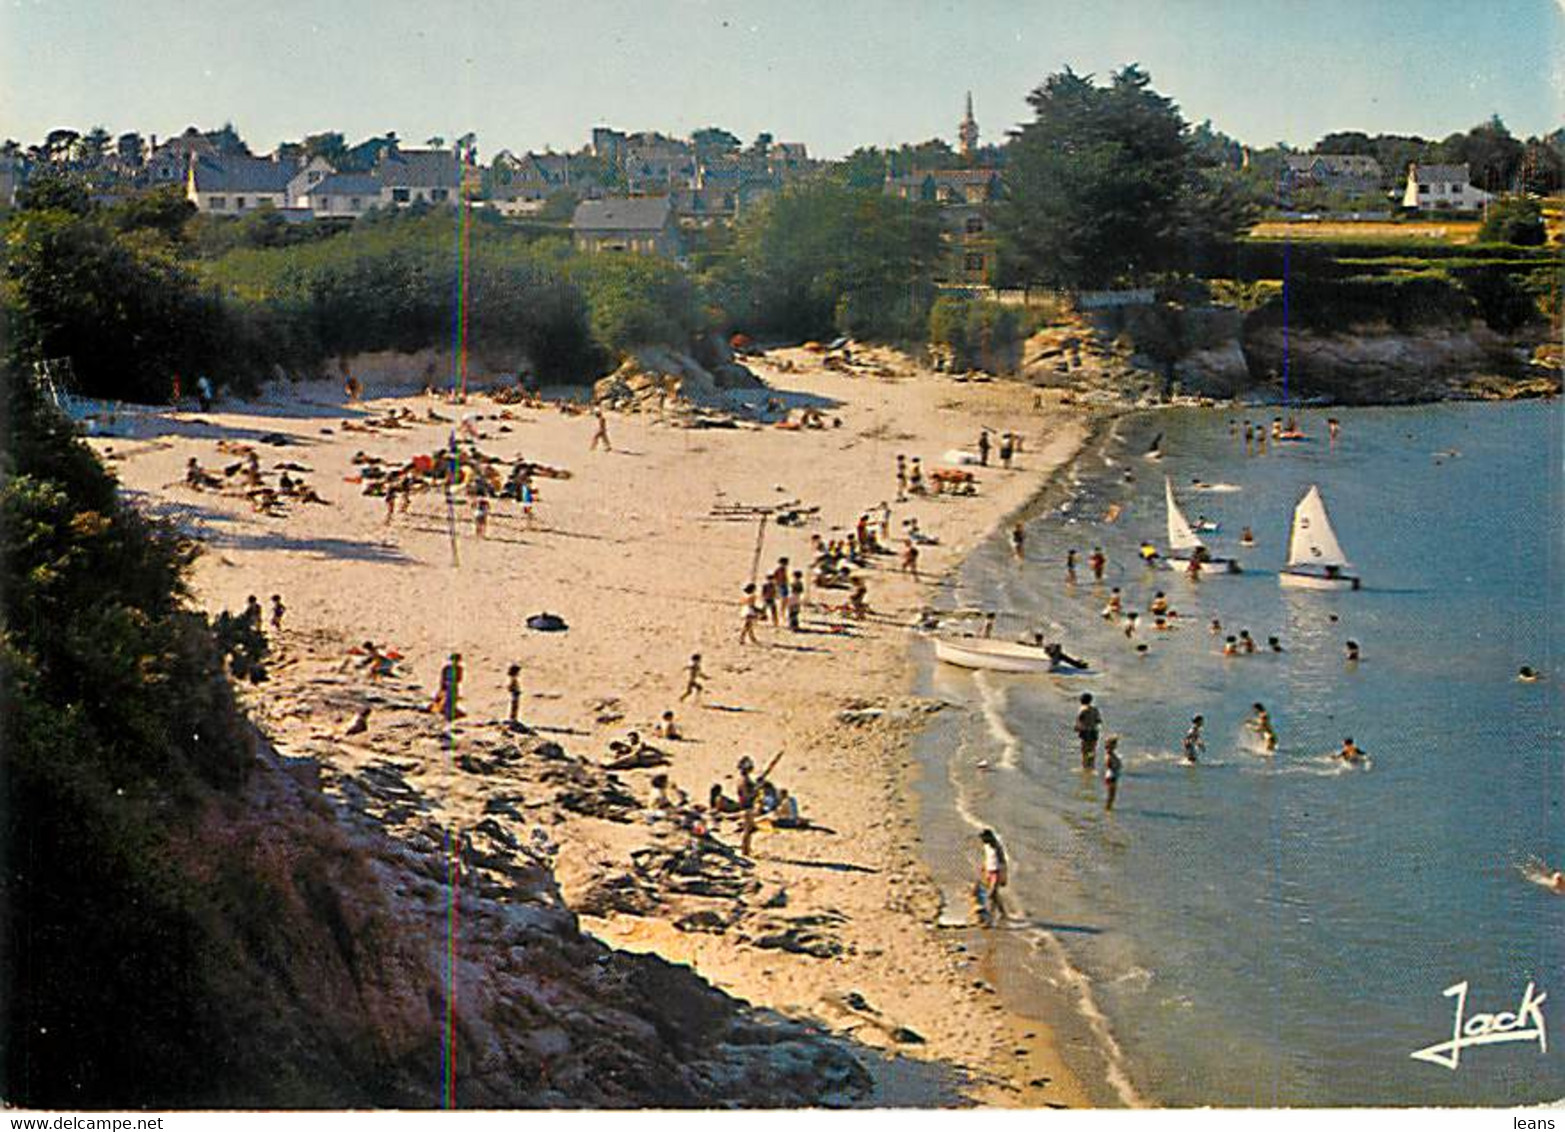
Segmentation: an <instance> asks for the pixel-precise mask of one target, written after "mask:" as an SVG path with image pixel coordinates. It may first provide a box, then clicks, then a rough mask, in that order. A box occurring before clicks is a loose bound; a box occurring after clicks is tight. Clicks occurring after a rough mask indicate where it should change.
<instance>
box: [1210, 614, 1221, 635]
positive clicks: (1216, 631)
mask: <svg viewBox="0 0 1565 1132" xmlns="http://www.w3.org/2000/svg"><path fill="white" fill-rule="evenodd" d="M1222 635H1223V623H1222V622H1221V621H1219V620H1218V619H1217V618H1216V617H1214V618H1212V636H1214V637H1220V636H1222Z"/></svg>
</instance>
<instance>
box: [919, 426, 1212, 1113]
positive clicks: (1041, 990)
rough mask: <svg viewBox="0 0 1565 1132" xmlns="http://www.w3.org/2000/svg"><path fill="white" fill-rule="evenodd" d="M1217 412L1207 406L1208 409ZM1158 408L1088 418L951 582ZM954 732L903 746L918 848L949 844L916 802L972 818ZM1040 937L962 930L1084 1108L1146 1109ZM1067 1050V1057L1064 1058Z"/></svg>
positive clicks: (948, 835)
mask: <svg viewBox="0 0 1565 1132" xmlns="http://www.w3.org/2000/svg"><path fill="white" fill-rule="evenodd" d="M1224 407H1225V406H1223V405H1215V406H1212V408H1213V409H1222V408H1224ZM1158 408H1160V407H1158V406H1152V407H1145V406H1129V405H1127V406H1121V407H1116V408H1101V409H1098V410H1096V411H1094V412H1093V413H1092V414H1091V417H1090V419H1089V420H1088V421H1087V422H1086V431H1085V432H1084V434H1083V435H1082V437H1081V439H1080V442H1079V443H1078V444H1077V446H1076V448H1075V450H1074V451H1073V452H1072V453H1071V455H1070V457H1069V458H1068V459H1067V460H1064V461H1063V462H1061V463H1060V464H1058V465H1057V466H1056V467H1055V468H1054V469H1053V470H1052V471H1051V472H1050V473H1049V474H1048V475H1047V476H1046V477H1045V479H1044V481H1043V482H1042V483H1041V484H1039V486H1038V488H1037V490H1036V491H1035V492H1034V494H1033V495H1032V497H1031V498H1029V499H1028V500H1027V501H1026V502H1025V503H1024V504H1023V505H1022V506H1020V507H1019V508H1017V509H1016V510H1015V511H1014V512H1012V513H1011V514H1010V515H1007V516H1005V517H1004V518H1003V519H1001V520H1000V521H999V522H997V523H996V524H995V527H994V529H993V530H991V531H990V532H989V534H988V535H987V536H986V537H985V539H983V540H980V542H979V543H978V544H977V545H975V546H974V547H972V548H971V550H970V552H969V553H968V554H967V555H964V556H963V558H962V560H961V561H960V562H959V563H957V564H956V565H954V566H953V567H952V568H951V571H950V575H951V577H953V578H955V577H957V576H958V575H960V574H961V573H962V571H963V570H965V569H966V567H967V565H968V562H969V559H970V558H971V556H972V554H973V553H976V552H978V551H979V550H980V549H981V548H982V547H983V544H984V543H986V542H988V541H990V540H992V539H994V538H995V537H996V536H997V535H998V534H999V532H1000V531H1001V529H1002V528H1003V527H1004V526H1005V525H1006V524H1007V523H1010V522H1017V521H1023V522H1024V521H1027V520H1028V519H1031V518H1033V517H1036V516H1038V515H1040V514H1042V513H1043V512H1045V511H1047V510H1048V509H1049V508H1050V507H1051V506H1052V505H1053V504H1054V503H1056V502H1058V499H1059V496H1060V494H1061V493H1062V492H1064V491H1066V490H1068V488H1067V484H1066V480H1067V478H1068V477H1070V476H1071V475H1072V474H1073V473H1074V472H1075V471H1076V470H1077V466H1078V465H1079V463H1080V461H1081V460H1082V459H1083V458H1084V457H1086V456H1088V455H1089V454H1091V453H1094V452H1099V451H1101V450H1102V449H1103V447H1104V445H1105V444H1106V443H1107V442H1108V441H1109V439H1110V438H1111V436H1112V434H1113V433H1114V432H1115V431H1116V430H1117V429H1118V428H1119V427H1120V426H1121V425H1122V424H1123V423H1124V422H1125V421H1126V419H1127V418H1132V417H1134V416H1136V415H1137V414H1140V413H1144V412H1145V413H1150V412H1155V411H1157V410H1158ZM908 662H909V671H910V681H911V683H910V686H911V687H912V688H913V689H914V690H915V691H916V692H918V693H919V694H924V695H934V694H935V692H934V691H933V685H934V684H935V682H936V679H937V676H938V673H939V672H940V662H939V661H938V660H936V659H935V658H934V657H933V655H932V654H931V653H930V652H929V650H928V649H927V648H920V647H919V646H918V644H917V643H916V642H915V643H914V644H913V645H912V646H911V647H910V648H909V652H908ZM957 726H958V725H957V724H955V723H952V722H950V721H946V720H943V719H942V720H937V721H935V722H934V723H932V724H931V725H930V727H928V728H926V729H925V730H924V731H923V732H921V733H919V734H917V735H914V736H913V737H912V739H911V745H912V749H913V754H914V758H915V762H916V764H917V765H916V769H915V771H914V772H913V774H912V775H911V776H910V778H911V782H910V785H915V786H916V787H917V791H916V792H917V794H918V795H919V796H918V797H917V798H916V799H915V801H914V806H915V819H916V820H917V821H918V823H919V826H920V831H921V834H922V836H923V839H924V841H925V842H926V843H927V842H930V841H932V840H936V839H940V838H941V837H942V836H943V837H944V838H945V839H946V841H947V842H949V841H950V840H951V839H952V837H953V831H952V830H951V829H949V828H946V829H941V828H940V826H941V823H940V822H939V821H938V819H937V817H936V814H935V813H933V812H931V811H930V810H929V809H928V807H927V799H926V798H925V797H924V796H923V795H926V794H930V793H937V794H939V795H941V796H942V805H943V808H945V809H946V810H947V811H948V812H949V815H953V819H952V820H950V821H948V823H947V824H948V825H961V826H963V827H971V826H972V825H973V821H974V819H973V818H972V816H971V815H968V814H966V813H964V812H962V811H963V807H962V806H960V805H959V804H958V800H957V798H956V797H955V795H954V794H953V793H952V790H953V784H951V783H950V782H948V781H945V779H944V775H943V774H942V773H941V771H942V770H943V764H942V763H941V761H940V757H941V756H940V755H939V754H938V752H937V749H936V747H935V743H936V741H937V735H936V732H937V731H938V729H940V728H941V727H945V728H946V729H947V730H955V729H956V727H957ZM948 847H949V846H948ZM925 865H926V867H927V868H928V869H929V872H930V875H931V877H932V879H933V881H934V883H935V884H936V885H937V886H938V887H940V888H941V889H942V890H943V895H942V900H944V892H960V891H961V890H962V889H963V888H965V886H966V884H967V882H968V880H969V878H968V877H967V876H966V875H964V874H960V873H957V872H956V871H955V870H950V869H947V870H942V869H941V868H940V867H939V864H938V862H937V861H935V860H933V859H931V857H930V855H929V854H927V853H926V855H925ZM1041 934H1042V942H1043V943H1044V944H1045V945H1046V946H1040V945H1039V942H1038V941H1035V940H1026V939H1018V938H1013V937H1012V936H1011V935H1010V934H1009V933H1005V932H999V933H989V932H985V931H984V929H980V928H969V929H967V930H966V931H965V932H964V935H971V936H975V937H976V938H979V939H984V940H986V941H990V942H992V944H993V948H994V952H995V955H994V957H993V959H992V961H991V963H990V966H991V967H992V968H993V970H994V972H995V975H996V977H995V979H994V983H995V986H996V988H997V989H998V991H999V995H1000V999H1001V1001H1002V1002H1003V1004H1004V1005H1005V1009H1006V1011H1007V1013H1008V1015H1009V1016H1010V1017H1011V1018H1013V1019H1021V1020H1026V1021H1033V1020H1041V1019H1043V1018H1048V1019H1049V1023H1048V1025H1049V1026H1050V1028H1051V1035H1050V1044H1051V1047H1052V1048H1053V1049H1054V1051H1055V1053H1056V1056H1058V1057H1059V1058H1060V1059H1061V1061H1062V1062H1063V1064H1064V1065H1065V1067H1066V1069H1067V1070H1068V1071H1069V1072H1071V1074H1072V1075H1073V1077H1074V1078H1075V1080H1076V1082H1077V1084H1078V1087H1081V1088H1083V1089H1084V1091H1085V1094H1086V1096H1087V1097H1089V1098H1090V1102H1091V1104H1092V1107H1096V1108H1112V1107H1129V1108H1145V1107H1152V1106H1153V1103H1152V1102H1151V1101H1150V1100H1149V1098H1147V1097H1145V1096H1144V1095H1142V1094H1141V1093H1139V1092H1138V1090H1137V1089H1136V1087H1135V1085H1134V1084H1133V1083H1132V1082H1131V1080H1130V1078H1129V1072H1128V1068H1127V1067H1126V1066H1125V1065H1124V1063H1123V1051H1122V1049H1121V1048H1120V1046H1119V1045H1118V1042H1117V1041H1116V1039H1115V1038H1114V1036H1113V1033H1112V1031H1111V1030H1110V1029H1109V1023H1108V1020H1107V1018H1106V1017H1105V1016H1104V1015H1103V1013H1102V1011H1101V1009H1100V1008H1099V1007H1098V1005H1097V1004H1096V1002H1094V1001H1093V999H1092V997H1091V984H1090V982H1089V981H1088V980H1087V978H1086V976H1085V975H1084V974H1083V973H1082V972H1081V971H1079V970H1077V969H1076V968H1075V967H1074V966H1073V965H1072V964H1071V962H1070V959H1069V957H1068V955H1067V953H1066V950H1065V947H1064V944H1063V942H1062V941H1061V940H1060V939H1059V938H1058V937H1057V936H1056V935H1055V934H1054V933H1052V932H1050V931H1048V930H1046V929H1044V930H1043V931H1042V933H1041ZM1030 953H1031V954H1030ZM1035 955H1036V956H1040V957H1041V961H1042V963H1043V964H1044V965H1045V967H1046V970H1045V971H1043V972H1042V973H1041V975H1040V973H1038V972H1029V971H1027V970H1026V969H1025V968H1027V967H1028V966H1029V960H1030V959H1031V958H1033V956H1035ZM1067 1050H1069V1051H1070V1052H1068V1053H1067V1052H1066V1051H1067Z"/></svg>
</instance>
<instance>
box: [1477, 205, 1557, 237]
mask: <svg viewBox="0 0 1565 1132" xmlns="http://www.w3.org/2000/svg"><path fill="white" fill-rule="evenodd" d="M1478 239H1479V240H1481V241H1483V242H1484V243H1496V244H1520V245H1522V246H1523V247H1542V246H1543V243H1544V241H1545V240H1547V239H1548V231H1547V229H1546V228H1545V227H1544V224H1543V208H1542V207H1541V206H1540V205H1539V204H1538V202H1537V201H1535V200H1528V199H1527V198H1526V197H1506V198H1505V199H1503V200H1499V201H1496V202H1495V203H1494V204H1492V205H1490V206H1489V214H1488V215H1487V216H1486V217H1484V222H1483V227H1482V228H1480V229H1479V230H1478Z"/></svg>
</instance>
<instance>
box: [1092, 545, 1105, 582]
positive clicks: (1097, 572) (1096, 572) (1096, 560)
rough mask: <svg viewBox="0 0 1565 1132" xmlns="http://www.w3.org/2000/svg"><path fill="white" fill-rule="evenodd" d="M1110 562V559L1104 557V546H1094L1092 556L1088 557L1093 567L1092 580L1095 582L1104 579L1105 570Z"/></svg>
mask: <svg viewBox="0 0 1565 1132" xmlns="http://www.w3.org/2000/svg"><path fill="white" fill-rule="evenodd" d="M1108 564H1109V560H1108V559H1107V558H1106V557H1104V554H1103V548H1102V547H1101V546H1095V547H1093V548H1092V557H1090V558H1088V559H1087V565H1088V566H1089V567H1090V568H1091V569H1092V580H1093V581H1094V582H1101V581H1102V580H1103V571H1104V569H1105V568H1106V567H1107V566H1108Z"/></svg>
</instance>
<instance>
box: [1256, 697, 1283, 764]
mask: <svg viewBox="0 0 1565 1132" xmlns="http://www.w3.org/2000/svg"><path fill="white" fill-rule="evenodd" d="M1254 711H1255V714H1254V715H1252V716H1251V717H1250V729H1251V730H1252V731H1254V732H1255V734H1256V737H1257V738H1259V739H1260V741H1261V746H1262V747H1264V748H1265V749H1266V753H1267V754H1268V755H1269V754H1271V753H1272V752H1274V751H1275V750H1276V749H1277V732H1276V730H1275V729H1273V727H1272V717H1271V716H1270V715H1268V714H1267V712H1266V705H1264V704H1261V703H1257V704H1255V705H1254Z"/></svg>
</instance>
